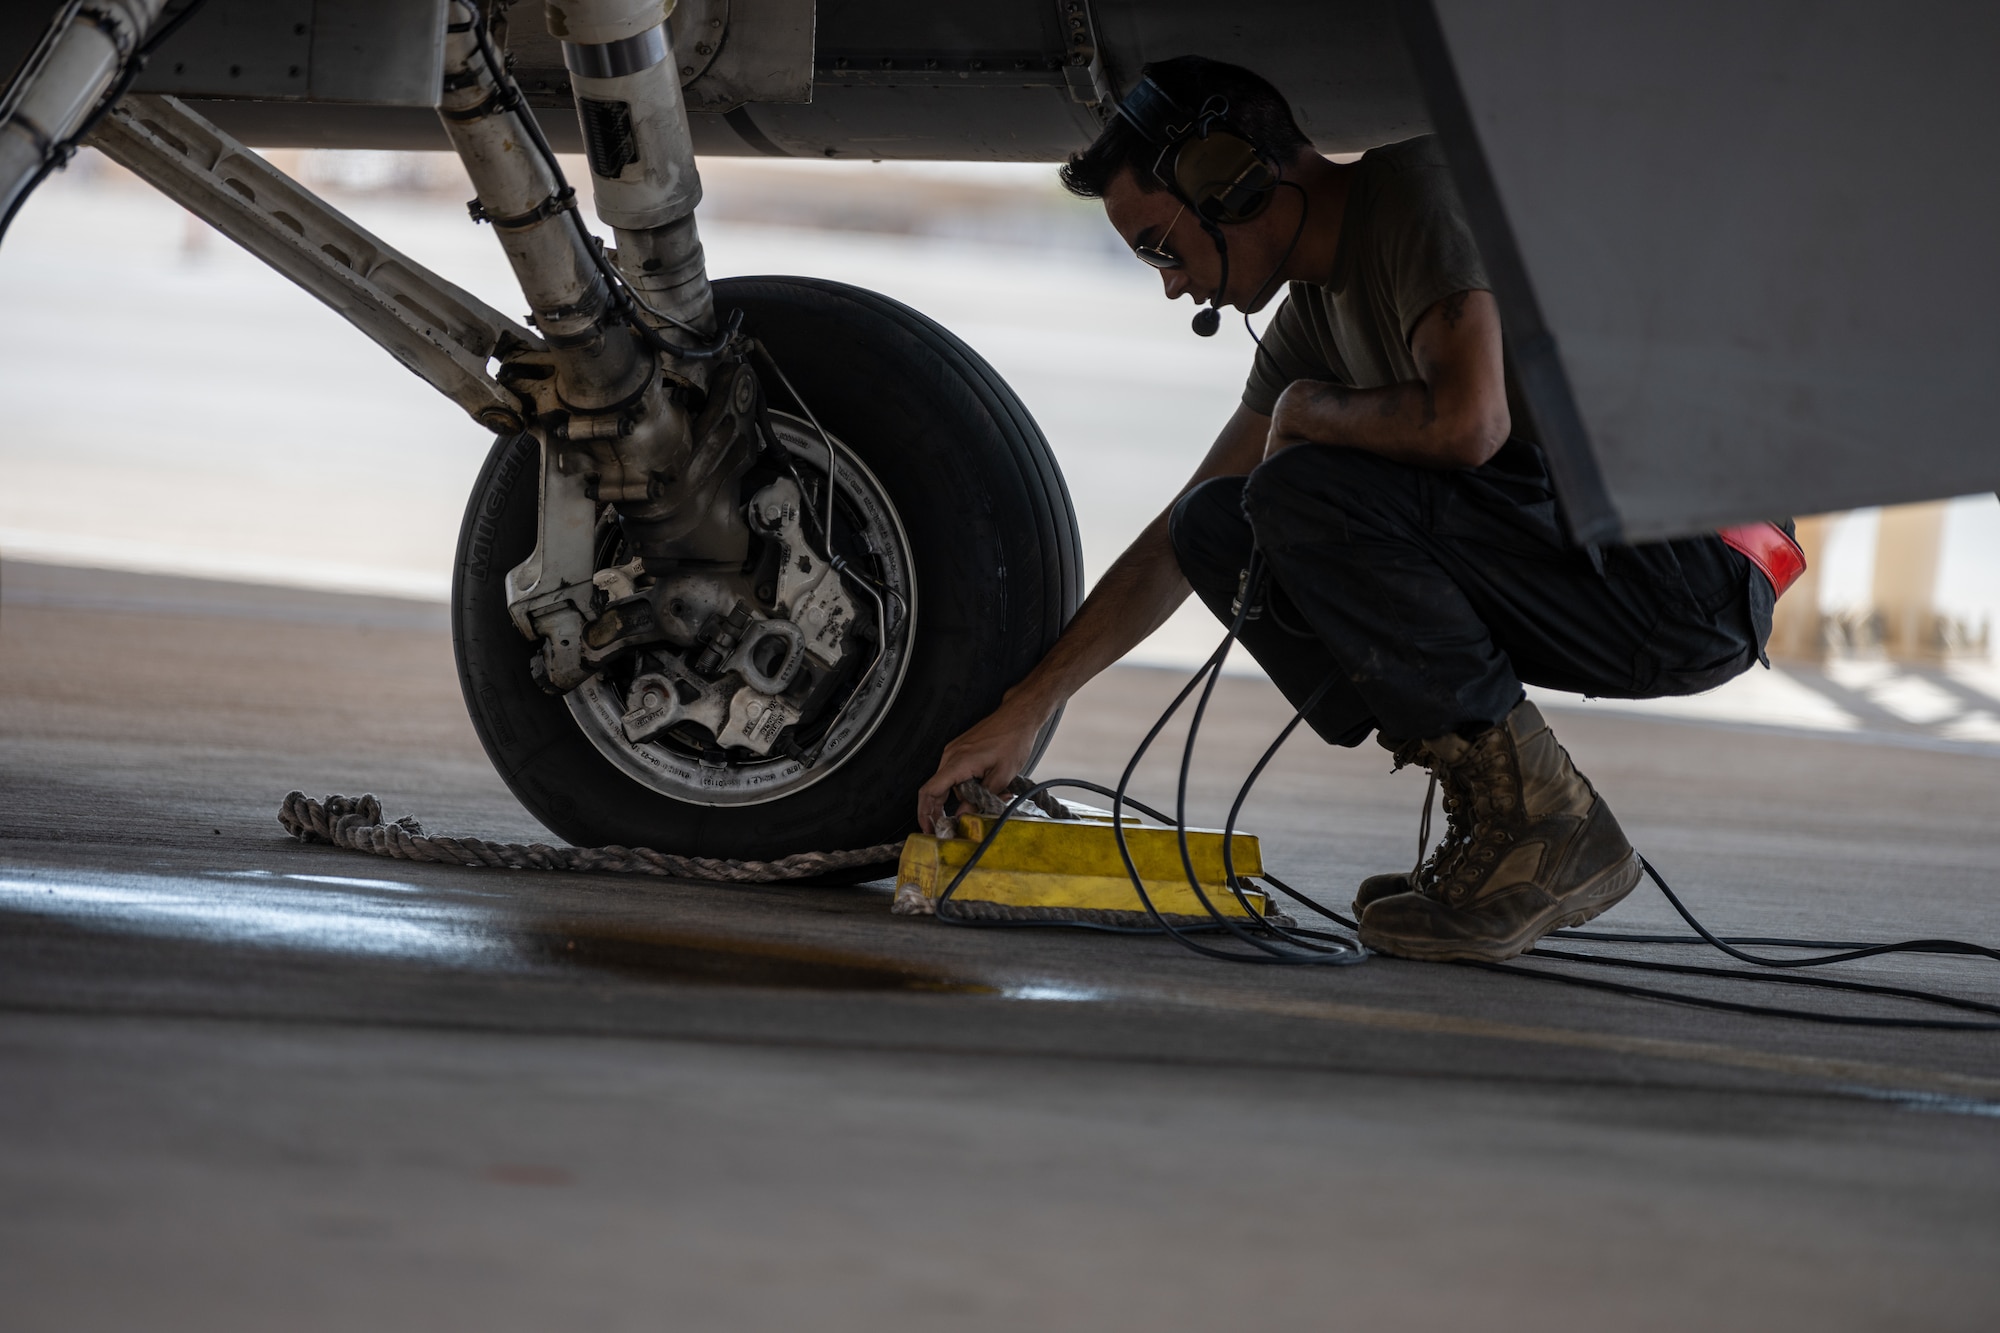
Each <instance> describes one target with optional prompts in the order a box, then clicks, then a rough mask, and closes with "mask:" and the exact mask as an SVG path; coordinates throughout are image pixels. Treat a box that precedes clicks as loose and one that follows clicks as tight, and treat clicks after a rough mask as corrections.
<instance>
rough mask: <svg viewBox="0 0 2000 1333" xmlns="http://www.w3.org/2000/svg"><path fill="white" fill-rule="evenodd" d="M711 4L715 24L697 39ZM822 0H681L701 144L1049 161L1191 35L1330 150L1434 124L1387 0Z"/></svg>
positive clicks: (526, 54)
mask: <svg viewBox="0 0 2000 1333" xmlns="http://www.w3.org/2000/svg"><path fill="white" fill-rule="evenodd" d="M328 2H329V0H321V3H322V4H325V3H328ZM718 11H720V12H721V14H722V15H723V16H725V19H726V25H727V33H726V35H725V37H724V39H723V41H722V43H721V46H720V48H719V49H718V50H716V51H714V52H713V53H702V52H700V51H699V50H698V49H697V44H698V43H699V41H700V40H701V39H700V37H699V35H698V34H699V33H700V32H701V31H702V30H703V29H704V28H705V26H706V25H708V24H712V22H713V21H714V19H715V18H716V17H717V16H718ZM814 12H815V11H814V8H813V5H812V3H811V0H681V3H680V5H679V6H677V9H676V13H675V15H674V19H673V23H674V34H675V45H676V50H677V51H679V52H681V54H682V58H683V63H684V64H690V63H691V62H692V61H693V60H694V59H695V58H700V59H708V60H709V61H710V63H709V64H708V65H707V66H700V65H698V64H696V65H693V67H694V68H695V69H696V73H695V74H694V75H692V76H687V75H685V71H684V77H686V78H687V79H688V82H687V84H686V91H687V95H688V105H689V108H690V111H691V112H692V113H693V114H691V116H690V117H689V123H690V125H691V127H692V129H693V131H694V137H695V149H696V151H697V152H700V153H706V154H722V155H732V154H733V155H757V154H770V153H776V154H782V155H796V156H810V157H885V158H945V159H960V160H968V161H1016V162H1056V161H1060V160H1062V159H1063V158H1064V157H1066V156H1068V155H1069V154H1070V153H1073V152H1075V151H1076V150H1077V149H1079V148H1081V147H1083V146H1084V145H1085V144H1087V143H1088V142H1090V139H1091V136H1092V135H1093V134H1095V133H1096V131H1097V127H1098V125H1099V123H1100V121H1099V118H1098V116H1099V108H1093V106H1092V105H1090V103H1092V102H1093V101H1097V100H1099V99H1100V98H1101V96H1102V95H1103V94H1104V93H1105V92H1111V93H1115V92H1116V91H1117V90H1118V89H1121V88H1125V87H1129V86H1131V84H1132V82H1133V81H1134V80H1135V79H1137V77H1138V72H1139V67H1140V66H1141V65H1142V64H1144V63H1145V62H1146V61H1149V60H1159V59H1164V58H1166V57H1169V56H1177V55H1186V54H1188V53H1190V52H1199V53H1202V54H1206V55H1211V56H1215V57H1217V58H1220V59H1225V60H1233V61H1237V62H1239V63H1242V64H1246V65H1248V66H1250V67H1251V68H1253V69H1256V70H1258V71H1259V72H1261V73H1263V74H1264V75H1265V76H1266V77H1268V78H1270V79H1271V80H1272V81H1273V82H1275V83H1277V85H1278V86H1279V87H1280V88H1282V89H1284V90H1285V92H1286V93H1287V95H1288V96H1290V97H1291V98H1292V99H1293V101H1294V104H1295V106H1296V109H1297V111H1298V113H1299V119H1300V122H1301V123H1302V124H1303V125H1304V126H1305V127H1306V130H1307V132H1308V133H1309V134H1310V135H1312V137H1313V139H1314V141H1315V142H1316V143H1318V144H1319V146H1320V147H1321V148H1322V149H1324V150H1325V151H1327V152H1346V151H1354V150H1359V149H1363V148H1370V147H1373V146H1375V145H1376V144H1381V143H1390V142H1393V141H1395V140H1397V139H1403V138H1408V137H1410V136H1411V135H1413V134H1420V133H1422V132H1423V131H1424V129H1425V127H1426V125H1427V124H1428V120H1427V118H1426V113H1425V109H1424V98H1423V93H1422V91H1421V89H1420V87H1419V85H1418V82H1417V80H1416V77H1415V75H1414V73H1413V72H1412V70H1411V67H1410V63H1409V60H1408V58H1407V56H1406V55H1405V53H1404V49H1403V46H1402V39H1401V36H1400V34H1399V32H1398V31H1397V28H1396V23H1395V0H1238V2H1237V3H1235V4H1233V5H1230V6H1227V7H1218V6H1216V5H1214V4H1213V3H1210V2H1209V0H980V2H978V3H974V2H973V0H952V2H950V3H944V2H941V0H820V3H819V5H818V7H817V18H816V20H815V19H814ZM815 21H816V23H817V30H816V32H815V31H814V29H813V26H812V25H813V23H814V22H815ZM1079 25H1081V26H1080V27H1079ZM1079 33H1081V34H1082V40H1079ZM507 46H508V49H509V51H510V52H511V53H512V54H513V55H514V57H515V60H516V69H515V74H516V77H517V78H518V79H519V80H520V82H521V85H522V88H523V90H524V91H525V92H526V93H527V95H528V99H529V101H530V102H531V103H532V104H533V105H535V106H536V107H537V108H538V109H540V110H542V111H543V113H544V114H543V115H542V121H543V124H544V126H545V127H546V128H547V129H548V131H549V136H550V138H551V139H552V140H553V141H554V142H555V143H556V144H557V145H558V146H559V147H563V148H565V149H572V150H573V149H574V147H575V146H576V128H575V123H574V118H573V117H572V116H570V115H569V114H568V111H569V107H570V104H571V103H570V88H569V76H568V74H567V72H566V71H564V69H563V67H562V58H561V53H560V51H559V50H558V48H557V46H556V44H555V42H554V41H552V40H551V39H550V38H549V37H548V36H547V34H546V33H544V32H542V30H541V25H540V14H539V11H538V10H536V9H535V8H533V7H530V6H528V5H525V4H524V5H521V6H518V7H517V8H516V10H515V12H514V14H513V17H512V21H511V22H510V23H509V25H508V32H507ZM1079 61H1081V63H1080V64H1079V63H1078V62H1079ZM808 62H809V63H808ZM808 95H809V96H810V101H807V100H806V98H807V96H808ZM556 111H560V112H562V113H563V114H550V113H553V112H556ZM202 114H204V115H206V116H209V117H210V118H211V119H213V120H215V121H216V122H217V123H218V124H220V125H222V126H224V127H225V128H227V129H228V130H229V131H230V132H231V133H232V134H235V135H237V136H239V137H240V138H242V139H243V140H244V141H245V142H248V143H253V144H258V145H264V146H271V147H278V146H327V147H357V148H359V147H384V148H386V147H406V148H435V147H442V146H443V135H442V133H441V132H440V131H439V130H438V129H437V127H436V126H435V125H434V124H432V123H430V122H427V121H425V120H424V119H423V118H422V117H420V116H414V115H399V114H396V113H394V112H392V111H389V110H387V109H378V108H373V107H370V108H355V109H352V110H349V109H345V108H322V107H315V106H312V105H310V104H307V105H303V106H299V105H294V106H292V107H289V108H287V107H282V106H264V107H259V108H258V109H257V110H256V111H255V112H254V113H252V112H249V111H247V110H232V109H230V108H227V107H225V106H223V105H222V104H221V103H219V102H208V103H204V104H203V105H202Z"/></svg>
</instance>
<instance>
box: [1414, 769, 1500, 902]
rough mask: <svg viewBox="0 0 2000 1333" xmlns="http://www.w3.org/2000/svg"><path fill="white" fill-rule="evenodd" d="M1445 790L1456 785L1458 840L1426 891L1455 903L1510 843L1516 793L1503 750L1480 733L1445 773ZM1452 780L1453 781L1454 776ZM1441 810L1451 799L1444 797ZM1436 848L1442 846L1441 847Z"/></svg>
mask: <svg viewBox="0 0 2000 1333" xmlns="http://www.w3.org/2000/svg"><path fill="white" fill-rule="evenodd" d="M1446 779H1447V781H1446V786H1447V790H1449V789H1450V787H1451V786H1454V785H1456V786H1458V787H1459V793H1458V813H1459V815H1460V817H1461V820H1462V822H1461V824H1460V825H1459V841H1458V844H1457V847H1456V849H1455V854H1454V855H1453V857H1452V858H1451V862H1450V864H1449V865H1441V866H1440V867H1439V868H1438V871H1437V881H1436V885H1435V887H1434V888H1433V889H1431V890H1430V891H1431V892H1433V893H1435V894H1436V895H1437V896H1439V897H1441V898H1442V899H1443V900H1444V901H1446V902H1448V903H1451V904H1452V905H1454V906H1460V905H1463V904H1464V903H1465V902H1467V901H1468V900H1470V899H1471V897H1472V896H1473V894H1474V893H1476V892H1477V891H1478V889H1479V886H1480V885H1481V884H1483V883H1485V881H1486V877H1487V875H1488V874H1489V873H1490V872H1491V871H1492V869H1493V866H1494V863H1495V862H1497V861H1498V860H1499V858H1500V856H1501V855H1502V853H1503V852H1504V851H1505V850H1506V848H1507V847H1509V846H1510V845H1511V844H1512V843H1513V842H1514V827H1515V825H1516V824H1517V823H1518V822H1519V820H1520V814H1521V794H1520V791H1519V790H1518V789H1517V787H1516V784H1515V783H1514V781H1513V773H1512V771H1511V769H1510V766H1509V764H1508V755H1507V752H1506V750H1505V749H1504V748H1503V747H1502V746H1500V745H1497V744H1493V743H1491V742H1490V741H1487V740H1485V739H1484V738H1482V742H1481V743H1480V744H1478V745H1475V746H1474V747H1473V749H1472V750H1471V751H1469V752H1468V753H1467V754H1466V755H1465V757H1464V758H1463V759H1461V760H1460V761H1459V762H1458V763H1457V764H1456V765H1454V766H1453V768H1452V770H1451V771H1450V772H1449V773H1447V775H1446ZM1454 780H1455V781H1454ZM1446 809H1447V810H1450V809H1451V798H1450V797H1449V796H1447V797H1446ZM1439 851H1440V853H1442V851H1443V848H1442V846H1440V848H1439Z"/></svg>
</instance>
